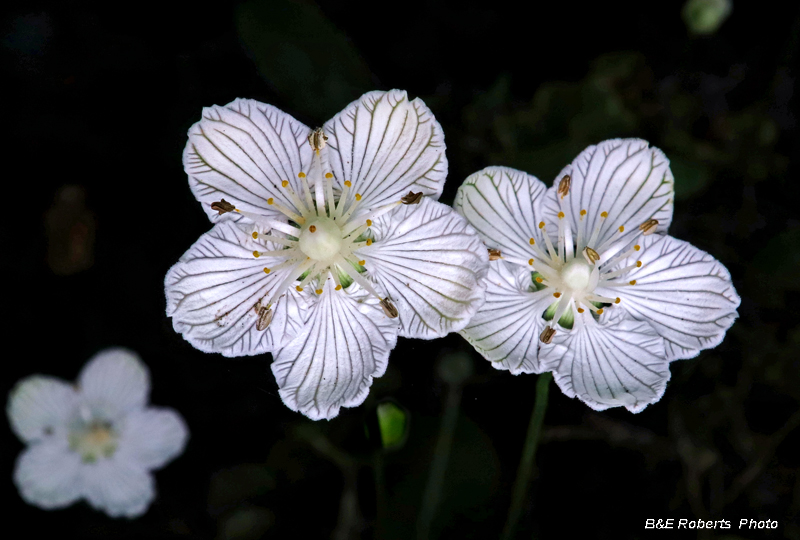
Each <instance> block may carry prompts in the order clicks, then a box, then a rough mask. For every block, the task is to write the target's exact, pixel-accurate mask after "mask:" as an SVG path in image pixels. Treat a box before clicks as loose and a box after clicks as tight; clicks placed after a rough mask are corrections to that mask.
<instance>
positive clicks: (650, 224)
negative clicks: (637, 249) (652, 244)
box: [639, 219, 658, 236]
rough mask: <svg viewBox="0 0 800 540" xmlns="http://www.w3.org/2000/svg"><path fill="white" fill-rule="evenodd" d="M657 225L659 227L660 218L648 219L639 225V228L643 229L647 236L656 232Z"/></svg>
mask: <svg viewBox="0 0 800 540" xmlns="http://www.w3.org/2000/svg"><path fill="white" fill-rule="evenodd" d="M656 227H658V220H657V219H648V220H647V221H645V222H644V223H642V224H641V225H639V230H640V231H642V234H644V235H645V236H647V235H650V234H653V233H654V232H656Z"/></svg>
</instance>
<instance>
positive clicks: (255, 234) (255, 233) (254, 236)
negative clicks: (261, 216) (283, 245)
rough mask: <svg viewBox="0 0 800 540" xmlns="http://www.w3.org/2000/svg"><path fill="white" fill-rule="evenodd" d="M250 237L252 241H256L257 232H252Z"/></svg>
mask: <svg viewBox="0 0 800 540" xmlns="http://www.w3.org/2000/svg"><path fill="white" fill-rule="evenodd" d="M250 236H252V237H253V240H258V232H256V231H253V234H251V235H250Z"/></svg>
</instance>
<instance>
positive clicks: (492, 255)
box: [489, 249, 503, 261]
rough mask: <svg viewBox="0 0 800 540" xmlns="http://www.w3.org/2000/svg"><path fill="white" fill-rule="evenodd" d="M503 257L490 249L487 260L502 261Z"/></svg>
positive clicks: (496, 250) (495, 250)
mask: <svg viewBox="0 0 800 540" xmlns="http://www.w3.org/2000/svg"><path fill="white" fill-rule="evenodd" d="M502 258H503V255H502V254H501V253H500V250H499V249H490V250H489V260H490V261H496V260H497V259H502Z"/></svg>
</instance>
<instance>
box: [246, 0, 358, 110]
mask: <svg viewBox="0 0 800 540" xmlns="http://www.w3.org/2000/svg"><path fill="white" fill-rule="evenodd" d="M236 25H237V28H238V31H239V37H240V38H241V39H242V41H243V43H244V45H245V47H246V48H247V50H248V52H249V53H250V55H251V57H252V58H253V62H254V63H255V66H256V68H258V71H259V73H260V74H261V76H262V77H264V79H265V80H266V81H267V83H268V84H269V85H271V86H272V87H273V88H275V90H276V91H277V92H278V93H279V94H280V95H281V97H282V98H283V99H285V100H286V101H287V102H288V103H289V104H291V105H292V107H294V109H295V110H296V111H298V112H301V113H304V114H306V115H308V116H310V117H312V118H315V119H317V121H318V122H323V121H325V120H327V119H328V118H330V117H331V116H333V115H334V114H335V113H337V112H339V111H340V110H342V108H344V106H345V105H346V104H347V103H349V102H351V101H353V100H354V99H357V98H358V97H359V96H360V95H361V94H363V93H365V92H368V91H369V90H372V89H373V87H374V84H373V80H372V77H371V75H370V71H369V68H368V67H367V65H366V64H365V63H364V61H363V60H362V59H361V57H360V56H359V54H358V51H357V50H356V49H355V48H354V47H353V45H352V44H351V43H350V41H349V40H348V39H347V36H346V35H345V34H344V33H342V32H341V31H340V30H339V29H337V28H336V26H335V25H334V24H332V23H331V22H330V21H329V20H328V19H327V18H326V17H325V16H324V15H323V14H322V12H321V11H320V9H319V7H318V6H317V5H316V4H314V3H313V2H310V1H309V0H251V1H249V2H246V3H244V4H242V5H240V6H239V7H238V9H237V11H236Z"/></svg>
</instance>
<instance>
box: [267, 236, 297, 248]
mask: <svg viewBox="0 0 800 540" xmlns="http://www.w3.org/2000/svg"><path fill="white" fill-rule="evenodd" d="M292 236H294V235H292ZM259 238H260V239H261V240H269V241H270V242H274V243H276V244H281V245H282V246H287V247H290V248H291V247H295V246H296V245H297V242H296V241H295V240H289V239H288V238H282V237H280V236H275V235H273V234H262V235H259Z"/></svg>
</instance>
